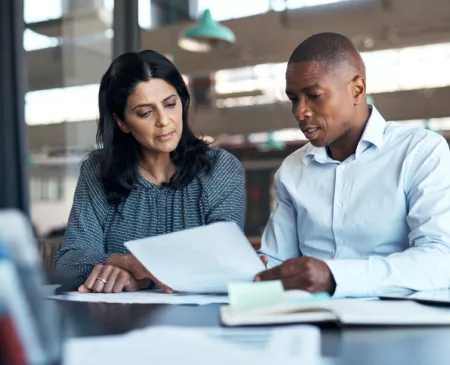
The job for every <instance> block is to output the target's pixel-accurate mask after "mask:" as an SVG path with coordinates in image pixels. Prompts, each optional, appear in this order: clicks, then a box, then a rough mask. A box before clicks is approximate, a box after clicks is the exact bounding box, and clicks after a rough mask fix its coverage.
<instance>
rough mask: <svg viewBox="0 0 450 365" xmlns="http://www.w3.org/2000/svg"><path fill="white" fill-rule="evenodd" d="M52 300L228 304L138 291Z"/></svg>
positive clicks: (207, 298)
mask: <svg viewBox="0 0 450 365" xmlns="http://www.w3.org/2000/svg"><path fill="white" fill-rule="evenodd" d="M49 298H51V299H58V300H71V301H77V302H97V303H127V304H136V303H137V304H213V303H219V304H226V303H228V296H227V295H201V294H198V295H187V294H164V293H161V292H158V291H150V290H146V291H138V292H134V293H113V294H106V293H85V294H81V293H77V292H69V293H67V294H60V295H53V296H50V297H49Z"/></svg>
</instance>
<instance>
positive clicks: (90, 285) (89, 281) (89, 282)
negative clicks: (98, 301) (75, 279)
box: [84, 265, 103, 290]
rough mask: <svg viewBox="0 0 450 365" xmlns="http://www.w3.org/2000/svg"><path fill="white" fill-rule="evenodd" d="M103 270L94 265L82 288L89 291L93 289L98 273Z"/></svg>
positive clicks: (101, 266) (99, 266)
mask: <svg viewBox="0 0 450 365" xmlns="http://www.w3.org/2000/svg"><path fill="white" fill-rule="evenodd" d="M102 270H103V265H95V267H94V269H93V270H92V271H91V274H90V275H89V277H88V278H87V280H86V282H85V283H84V286H85V287H86V288H88V289H89V290H92V289H93V288H94V285H95V282H96V279H97V278H98V276H99V275H100V273H101V272H102Z"/></svg>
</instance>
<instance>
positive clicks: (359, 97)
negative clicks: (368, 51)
mask: <svg viewBox="0 0 450 365" xmlns="http://www.w3.org/2000/svg"><path fill="white" fill-rule="evenodd" d="M351 88H352V98H353V103H354V104H355V105H357V104H361V103H362V102H364V101H365V100H366V80H365V79H364V77H362V76H355V77H354V79H353V80H352V83H351Z"/></svg>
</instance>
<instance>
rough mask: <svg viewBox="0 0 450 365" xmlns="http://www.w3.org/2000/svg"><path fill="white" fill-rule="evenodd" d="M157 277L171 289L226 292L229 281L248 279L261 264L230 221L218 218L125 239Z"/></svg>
mask: <svg viewBox="0 0 450 365" xmlns="http://www.w3.org/2000/svg"><path fill="white" fill-rule="evenodd" d="M125 246H126V247H127V248H128V249H129V250H130V252H131V253H132V254H133V255H134V256H136V258H137V259H138V260H139V261H140V262H141V263H142V264H143V265H144V266H145V267H146V269H147V270H148V271H150V272H151V273H152V274H153V275H154V276H155V277H156V278H157V279H158V280H159V281H161V282H162V283H164V284H165V285H167V286H169V287H170V288H172V289H173V290H177V291H180V292H192V293H226V292H227V284H229V283H231V282H251V281H253V278H254V277H255V275H256V274H258V273H259V272H261V271H264V270H265V266H264V264H263V263H262V261H261V259H260V258H259V257H258V255H257V253H256V252H255V250H254V249H253V247H252V246H251V244H250V242H249V241H248V240H247V237H246V236H245V235H244V233H242V231H241V230H240V229H239V227H238V226H237V225H236V223H234V222H218V223H213V224H210V225H207V226H201V227H196V228H190V229H187V230H183V231H178V232H174V233H169V234H165V235H160V236H153V237H149V238H144V239H139V240H135V241H129V242H125Z"/></svg>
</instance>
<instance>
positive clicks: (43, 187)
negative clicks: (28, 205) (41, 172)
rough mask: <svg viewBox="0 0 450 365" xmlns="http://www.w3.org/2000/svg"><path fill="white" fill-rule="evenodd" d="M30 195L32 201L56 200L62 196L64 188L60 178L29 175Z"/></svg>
mask: <svg viewBox="0 0 450 365" xmlns="http://www.w3.org/2000/svg"><path fill="white" fill-rule="evenodd" d="M30 197H31V201H32V202H43V201H47V202H56V201H59V200H61V199H63V198H64V188H63V182H62V180H61V178H57V177H41V176H31V177H30Z"/></svg>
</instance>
